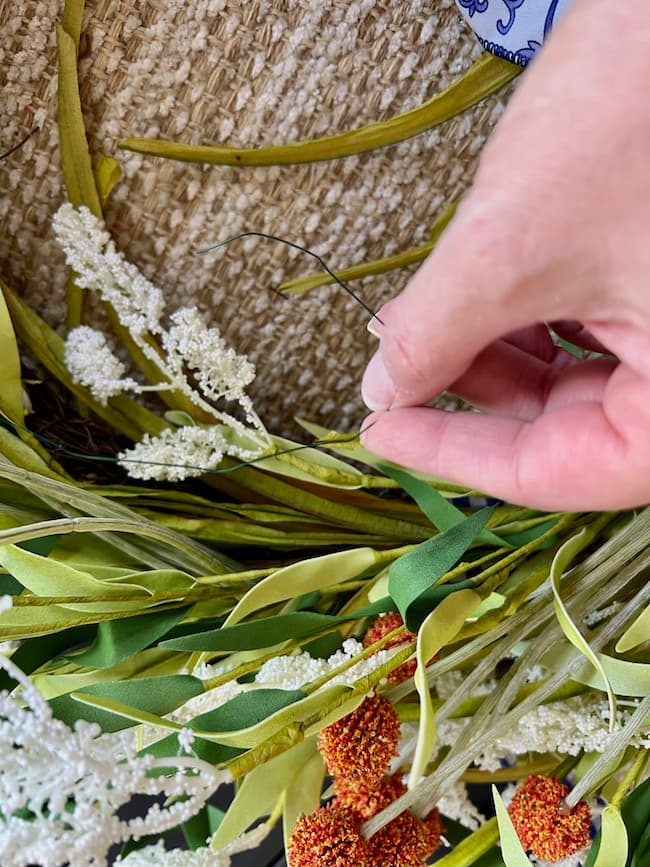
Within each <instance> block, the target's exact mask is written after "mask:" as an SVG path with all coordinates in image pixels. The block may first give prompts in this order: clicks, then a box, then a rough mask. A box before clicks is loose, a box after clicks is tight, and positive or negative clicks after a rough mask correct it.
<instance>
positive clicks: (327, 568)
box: [224, 548, 378, 626]
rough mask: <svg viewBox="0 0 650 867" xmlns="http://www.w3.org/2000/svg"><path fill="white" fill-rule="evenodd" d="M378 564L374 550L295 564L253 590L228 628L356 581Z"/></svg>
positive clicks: (338, 554) (346, 552)
mask: <svg viewBox="0 0 650 867" xmlns="http://www.w3.org/2000/svg"><path fill="white" fill-rule="evenodd" d="M377 560H378V558H377V554H376V552H375V551H373V549H372V548H355V549H352V550H351V551H338V552H336V553H335V554H326V555H325V556H323V557H314V558H313V559H311V560H301V561H300V562H298V563H292V564H291V565H290V566H285V568H284V569H278V570H277V572H274V573H273V574H272V575H269V576H268V578H265V579H264V580H263V581H260V583H259V584H256V585H255V586H254V587H251V589H250V590H249V591H248V593H247V594H246V595H245V596H244V597H243V599H241V600H240V602H239V604H238V605H237V606H236V607H235V608H234V610H233V611H232V613H231V615H230V617H228V619H227V620H226V622H225V624H224V625H225V626H232V625H233V624H235V623H239V621H240V620H243V619H244V618H245V617H247V616H248V615H249V614H252V613H253V612H254V611H258V610H259V609H261V608H265V607H266V606H267V605H273V604H274V603H275V602H282V601H284V600H285V599H293V598H295V597H296V596H300V595H301V594H303V593H309V592H311V591H312V590H321V589H322V588H324V587H329V586H330V585H332V584H340V583H341V582H343V581H347V580H349V579H351V578H355V577H356V576H357V575H360V574H361V573H362V572H365V570H366V569H370V568H371V567H372V566H374V565H375V564H376V563H377Z"/></svg>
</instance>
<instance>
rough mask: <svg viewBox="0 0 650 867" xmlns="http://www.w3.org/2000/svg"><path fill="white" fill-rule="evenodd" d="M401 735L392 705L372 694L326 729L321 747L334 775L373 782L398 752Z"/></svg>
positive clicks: (319, 740) (379, 776) (386, 768)
mask: <svg viewBox="0 0 650 867" xmlns="http://www.w3.org/2000/svg"><path fill="white" fill-rule="evenodd" d="M399 737H400V726H399V720H398V718H397V714H396V713H395V710H394V708H393V706H392V704H391V703H390V702H389V701H386V699H385V698H382V697H381V696H378V695H373V696H368V698H366V699H364V701H363V702H362V703H361V704H360V705H359V707H358V708H357V709H356V710H354V711H352V713H349V714H348V715H347V716H344V717H342V718H341V719H340V720H338V721H337V722H335V723H332V725H329V726H327V727H326V728H324V729H323V730H322V732H321V733H320V735H319V738H318V749H319V750H320V751H321V754H322V756H323V759H324V760H325V766H326V767H327V770H328V771H329V773H330V774H332V776H334V777H336V778H344V779H351V780H363V781H364V782H367V783H369V784H374V783H376V782H377V780H379V779H380V778H381V777H382V776H383V775H384V774H385V773H386V771H387V770H388V767H389V765H390V762H391V759H392V758H393V757H394V756H396V755H397V744H398V742H399Z"/></svg>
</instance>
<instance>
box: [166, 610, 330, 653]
mask: <svg viewBox="0 0 650 867" xmlns="http://www.w3.org/2000/svg"><path fill="white" fill-rule="evenodd" d="M341 620H342V618H340V617H333V616H331V615H328V614H315V613H313V612H311V611H300V612H296V613H294V614H278V615H276V616H275V617H262V618H260V619H259V620H253V621H251V622H247V623H240V624H237V625H236V626H230V627H222V628H221V629H211V630H210V631H209V632H200V633H198V634H194V635H186V636H184V637H182V638H172V639H169V640H168V641H163V642H162V643H161V647H168V648H170V649H171V650H203V651H215V650H230V651H234V650H258V649H259V648H262V647H272V646H273V645H274V644H279V643H280V642H282V641H287V640H289V639H294V640H301V639H304V638H307V637H308V636H310V635H314V633H316V632H321V631H323V630H325V629H327V628H328V627H334V626H336V625H338V624H339V623H340V622H341Z"/></svg>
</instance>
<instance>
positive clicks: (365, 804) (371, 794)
mask: <svg viewBox="0 0 650 867" xmlns="http://www.w3.org/2000/svg"><path fill="white" fill-rule="evenodd" d="M405 791H406V786H405V785H404V783H403V782H402V780H401V779H400V777H399V776H397V775H395V776H392V777H382V778H381V779H380V780H378V781H377V782H376V783H366V782H364V781H363V780H351V779H349V778H347V779H346V778H345V777H337V779H336V799H335V803H336V804H338V805H340V806H342V807H349V808H350V809H351V810H352V811H353V812H354V813H356V814H357V816H360V817H361V818H362V819H370V818H372V817H373V816H376V815H377V813H379V812H381V810H383V809H384V808H385V807H387V806H388V805H389V804H392V803H393V801H394V800H395V799H396V798H399V796H400V795H403V794H404V792H405Z"/></svg>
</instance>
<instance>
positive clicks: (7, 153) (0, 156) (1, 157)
mask: <svg viewBox="0 0 650 867" xmlns="http://www.w3.org/2000/svg"><path fill="white" fill-rule="evenodd" d="M38 129H39V128H38V127H37V126H35V127H34V129H33V130H32V131H31V132H28V133H27V135H26V136H25V138H24V139H21V141H19V142H18V144H15V145H14V146H13V147H10V148H9V150H8V151H5V152H4V153H3V154H0V160H4V159H6V158H7V157H10V156H11V155H12V154H13V153H15V152H16V151H17V150H20V148H21V147H22V146H23V145H25V144H27V142H28V141H29V140H30V138H31V137H32V136H33V135H34V133H36V132H38Z"/></svg>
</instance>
